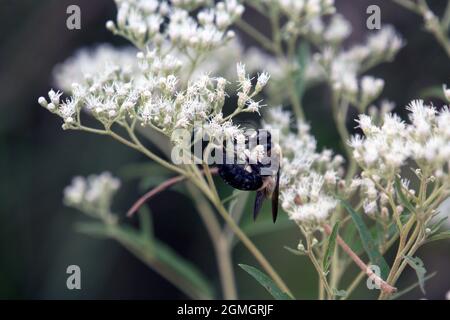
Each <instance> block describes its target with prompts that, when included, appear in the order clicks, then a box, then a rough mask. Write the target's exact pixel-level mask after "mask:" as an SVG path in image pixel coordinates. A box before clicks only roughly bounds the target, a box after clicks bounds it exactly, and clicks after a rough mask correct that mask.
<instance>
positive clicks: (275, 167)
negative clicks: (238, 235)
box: [218, 130, 281, 223]
mask: <svg viewBox="0 0 450 320" xmlns="http://www.w3.org/2000/svg"><path fill="white" fill-rule="evenodd" d="M255 141H256V143H255ZM235 142H236V141H235ZM251 142H253V145H256V146H255V148H258V149H259V151H261V149H264V152H263V154H264V156H263V159H261V158H258V157H252V156H251V155H250V154H249V153H250V151H249V150H251V147H252V143H251ZM245 147H246V150H245V151H247V153H245V152H244V155H243V158H244V161H243V163H238V162H237V161H231V162H232V163H231V164H229V163H230V161H226V156H225V154H226V152H224V164H221V165H218V171H219V175H220V177H221V178H222V179H223V180H224V181H225V182H226V183H227V184H228V185H230V186H232V187H233V188H235V189H238V190H244V191H256V199H255V204H254V207H253V218H254V219H256V217H257V216H258V214H259V212H260V210H261V207H262V204H263V202H264V200H265V199H266V198H271V199H272V218H273V222H274V223H275V221H276V219H277V215H278V195H279V180H280V163H281V148H280V147H279V145H278V144H274V143H272V136H271V134H270V132H269V131H268V130H259V131H257V132H254V133H253V134H252V135H246V136H245ZM224 150H225V146H224ZM228 150H229V149H228ZM253 150H254V149H253ZM235 153H236V152H235ZM233 159H234V158H233ZM241 162H242V161H241Z"/></svg>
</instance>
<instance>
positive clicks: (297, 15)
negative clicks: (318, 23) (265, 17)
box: [262, 0, 336, 35]
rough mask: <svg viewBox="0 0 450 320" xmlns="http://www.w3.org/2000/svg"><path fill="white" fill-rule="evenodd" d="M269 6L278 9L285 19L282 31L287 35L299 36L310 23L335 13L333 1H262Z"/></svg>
mask: <svg viewBox="0 0 450 320" xmlns="http://www.w3.org/2000/svg"><path fill="white" fill-rule="evenodd" d="M262 2H264V3H266V4H268V5H269V6H276V7H278V8H279V9H280V10H281V12H282V13H283V14H284V15H285V16H286V17H287V19H288V20H287V22H286V24H285V26H284V30H285V31H286V32H287V34H288V35H289V34H290V35H292V34H299V33H301V32H302V31H303V29H304V26H305V25H306V24H307V23H309V22H310V21H312V20H314V19H316V18H318V17H321V16H324V15H328V14H332V13H334V12H335V11H336V8H335V7H334V0H300V1H299V0H264V1H262Z"/></svg>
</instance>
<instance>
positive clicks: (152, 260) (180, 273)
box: [76, 218, 213, 299]
mask: <svg viewBox="0 0 450 320" xmlns="http://www.w3.org/2000/svg"><path fill="white" fill-rule="evenodd" d="M144 219H145V218H144ZM76 229H77V230H78V231H80V232H83V233H86V234H89V235H92V236H96V237H102V238H110V239H115V240H117V241H118V242H119V243H120V244H121V245H122V246H123V247H125V248H126V249H127V250H128V251H130V252H131V253H132V254H134V255H135V256H136V257H137V258H139V259H140V260H142V261H143V262H145V263H146V264H147V265H148V266H149V267H151V268H155V266H156V264H158V265H162V266H160V268H161V267H162V268H164V269H165V270H167V271H168V272H170V273H172V274H174V275H175V276H176V278H177V279H178V281H180V282H183V283H185V284H187V286H189V287H190V288H192V290H193V291H195V292H196V296H197V297H198V298H202V299H211V298H212V297H213V294H212V292H213V290H212V288H211V287H210V285H209V283H208V281H207V279H206V277H204V276H203V274H202V273H201V272H200V271H199V270H198V269H197V268H196V267H195V266H194V265H193V264H192V263H191V262H189V261H187V260H185V259H184V258H183V257H181V256H180V255H178V254H177V253H176V252H175V251H173V249H171V248H170V247H168V246H167V245H166V244H164V243H163V242H161V241H159V240H157V239H156V238H153V239H152V241H151V245H149V242H148V238H147V237H143V234H142V231H138V230H136V229H134V228H131V227H129V226H120V225H105V224H103V223H98V222H92V223H80V224H77V225H76ZM155 270H157V269H155Z"/></svg>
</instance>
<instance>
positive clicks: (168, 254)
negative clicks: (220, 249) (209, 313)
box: [155, 241, 213, 299]
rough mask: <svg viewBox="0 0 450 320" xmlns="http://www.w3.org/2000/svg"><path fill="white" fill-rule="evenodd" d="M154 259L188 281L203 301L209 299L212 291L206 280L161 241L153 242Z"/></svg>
mask: <svg viewBox="0 0 450 320" xmlns="http://www.w3.org/2000/svg"><path fill="white" fill-rule="evenodd" d="M155 247H156V248H155V249H156V250H155V251H156V258H157V259H158V260H159V261H161V262H162V263H163V264H165V265H168V266H171V267H172V269H173V270H174V271H175V272H176V273H177V274H178V276H179V277H182V278H183V279H184V280H185V281H189V282H190V283H191V285H193V286H194V287H195V288H197V290H198V291H199V292H201V293H202V297H203V299H211V298H212V297H213V290H212V288H211V286H210V284H209V282H208V280H207V278H206V277H205V276H204V275H203V274H202V273H201V272H200V270H198V269H197V267H196V266H194V265H193V264H192V263H191V262H190V261H188V260H186V259H184V258H183V257H181V256H180V255H178V254H177V253H176V252H175V251H174V250H173V249H172V248H170V247H169V246H167V245H166V244H164V243H163V242H161V241H156V242H155Z"/></svg>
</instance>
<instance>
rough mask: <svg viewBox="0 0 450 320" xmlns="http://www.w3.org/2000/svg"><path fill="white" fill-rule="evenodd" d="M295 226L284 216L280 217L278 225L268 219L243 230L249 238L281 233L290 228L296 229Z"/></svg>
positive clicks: (246, 226) (247, 226)
mask: <svg viewBox="0 0 450 320" xmlns="http://www.w3.org/2000/svg"><path fill="white" fill-rule="evenodd" d="M294 226H295V224H294V223H293V222H292V221H291V220H289V219H285V218H283V215H281V216H280V217H279V219H278V220H277V223H275V224H274V223H273V221H272V219H269V218H266V219H264V220H261V221H258V223H254V222H253V221H252V223H251V224H248V225H245V226H244V227H243V228H242V230H243V231H244V232H245V234H246V235H247V236H249V237H255V236H260V235H264V234H268V233H273V232H279V231H282V230H286V229H288V228H294Z"/></svg>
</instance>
